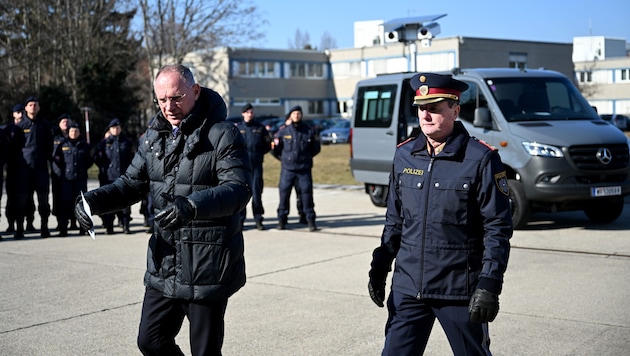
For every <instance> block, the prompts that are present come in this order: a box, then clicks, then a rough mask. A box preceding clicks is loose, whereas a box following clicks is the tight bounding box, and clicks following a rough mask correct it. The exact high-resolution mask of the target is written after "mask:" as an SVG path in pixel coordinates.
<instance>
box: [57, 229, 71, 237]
mask: <svg viewBox="0 0 630 356" xmlns="http://www.w3.org/2000/svg"><path fill="white" fill-rule="evenodd" d="M66 236H68V229H59V234H58V235H57V237H66Z"/></svg>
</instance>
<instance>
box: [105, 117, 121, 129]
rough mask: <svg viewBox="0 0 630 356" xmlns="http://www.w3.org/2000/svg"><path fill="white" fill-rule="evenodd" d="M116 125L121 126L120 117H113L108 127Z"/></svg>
mask: <svg viewBox="0 0 630 356" xmlns="http://www.w3.org/2000/svg"><path fill="white" fill-rule="evenodd" d="M114 126H120V120H118V118H114V119H112V120H111V121H110V122H109V125H107V128H110V127H114Z"/></svg>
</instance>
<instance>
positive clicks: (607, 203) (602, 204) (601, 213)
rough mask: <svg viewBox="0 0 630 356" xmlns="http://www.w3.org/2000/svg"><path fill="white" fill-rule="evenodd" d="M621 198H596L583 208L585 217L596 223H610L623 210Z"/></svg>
mask: <svg viewBox="0 0 630 356" xmlns="http://www.w3.org/2000/svg"><path fill="white" fill-rule="evenodd" d="M623 205H624V202H623V198H612V199H603V200H598V201H596V202H593V203H592V204H590V206H589V207H587V208H586V209H584V214H586V217H587V218H588V219H589V220H590V221H592V222H594V223H597V224H608V223H611V222H613V221H615V220H617V218H618V217H619V216H621V213H622V212H623Z"/></svg>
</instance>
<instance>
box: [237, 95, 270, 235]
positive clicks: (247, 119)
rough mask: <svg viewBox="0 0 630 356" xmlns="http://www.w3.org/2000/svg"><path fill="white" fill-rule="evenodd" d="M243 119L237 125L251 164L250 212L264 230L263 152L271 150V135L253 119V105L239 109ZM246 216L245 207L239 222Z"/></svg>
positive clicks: (260, 228) (257, 224)
mask: <svg viewBox="0 0 630 356" xmlns="http://www.w3.org/2000/svg"><path fill="white" fill-rule="evenodd" d="M241 113H242V115H243V121H241V122H239V123H238V124H237V125H236V127H238V129H239V131H240V132H241V135H243V137H244V138H245V143H246V144H247V154H248V155H249V161H250V163H251V166H252V213H253V214H254V221H255V222H256V229H258V230H264V229H265V226H264V225H263V223H262V222H263V214H264V213H265V209H264V208H263V203H262V191H263V185H264V182H263V159H264V157H265V153H267V152H269V150H271V137H270V136H269V131H267V129H266V128H265V125H263V124H261V123H259V122H256V121H254V106H252V104H246V105H245V106H243V110H242V111H241ZM246 216H247V212H246V209H243V211H242V212H241V219H242V220H241V222H244V221H245V217H246Z"/></svg>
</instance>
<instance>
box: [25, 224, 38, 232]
mask: <svg viewBox="0 0 630 356" xmlns="http://www.w3.org/2000/svg"><path fill="white" fill-rule="evenodd" d="M24 231H25V232H36V231H37V229H36V228H35V226H33V223H28V224H26V229H25V230H24Z"/></svg>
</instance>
